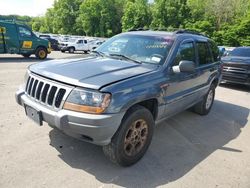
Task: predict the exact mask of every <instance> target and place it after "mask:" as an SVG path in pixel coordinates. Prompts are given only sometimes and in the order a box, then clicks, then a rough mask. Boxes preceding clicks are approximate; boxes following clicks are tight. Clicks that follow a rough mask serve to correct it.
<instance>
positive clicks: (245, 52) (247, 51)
mask: <svg viewBox="0 0 250 188" xmlns="http://www.w3.org/2000/svg"><path fill="white" fill-rule="evenodd" d="M229 55H230V56H241V57H250V48H235V49H234V50H233V51H232V52H230V53H229Z"/></svg>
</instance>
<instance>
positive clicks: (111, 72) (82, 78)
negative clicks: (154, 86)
mask: <svg viewBox="0 0 250 188" xmlns="http://www.w3.org/2000/svg"><path fill="white" fill-rule="evenodd" d="M157 67H158V66H156V65H150V64H136V63H134V62H128V61H123V60H118V59H111V58H103V57H88V58H83V59H74V60H72V59H61V60H52V61H47V62H41V63H37V64H33V65H31V66H30V67H29V70H30V71H31V72H33V73H36V74H38V75H41V76H44V77H47V78H50V79H54V80H58V81H60V82H64V83H67V84H70V85H75V86H80V87H85V88H91V89H100V88H101V87H103V86H105V85H109V84H111V83H114V82H118V81H121V80H124V79H127V78H131V77H134V76H137V75H141V74H144V73H148V72H150V71H153V70H155V69H157Z"/></svg>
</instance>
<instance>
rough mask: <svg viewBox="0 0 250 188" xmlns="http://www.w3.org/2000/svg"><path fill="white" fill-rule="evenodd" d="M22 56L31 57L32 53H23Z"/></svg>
mask: <svg viewBox="0 0 250 188" xmlns="http://www.w3.org/2000/svg"><path fill="white" fill-rule="evenodd" d="M22 56H23V57H25V58H29V57H30V56H31V54H22Z"/></svg>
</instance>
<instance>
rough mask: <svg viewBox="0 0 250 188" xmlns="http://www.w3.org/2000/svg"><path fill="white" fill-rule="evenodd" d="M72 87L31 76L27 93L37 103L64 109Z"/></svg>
mask: <svg viewBox="0 0 250 188" xmlns="http://www.w3.org/2000/svg"><path fill="white" fill-rule="evenodd" d="M71 90H72V88H71V87H69V86H65V85H63V84H60V83H56V82H54V81H50V80H47V79H44V78H42V77H39V76H36V75H29V77H28V80H27V83H26V87H25V93H26V94H27V95H28V96H29V97H31V98H32V99H34V100H36V101H37V102H39V103H41V104H44V105H46V106H49V107H52V108H54V109H59V108H61V107H62V105H63V102H64V100H65V99H66V97H67V95H68V94H69V92H70V91H71Z"/></svg>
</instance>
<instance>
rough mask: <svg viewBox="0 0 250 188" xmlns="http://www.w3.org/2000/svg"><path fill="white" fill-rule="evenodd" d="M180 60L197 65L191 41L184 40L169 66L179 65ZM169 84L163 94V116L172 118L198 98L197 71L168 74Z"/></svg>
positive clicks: (193, 45)
mask: <svg viewBox="0 0 250 188" xmlns="http://www.w3.org/2000/svg"><path fill="white" fill-rule="evenodd" d="M182 60H187V61H193V62H194V63H195V64H196V63H197V58H196V51H195V43H194V41H193V40H185V41H184V42H182V43H181V44H180V45H179V48H178V52H177V54H176V55H175V58H174V61H173V62H172V64H171V66H170V70H171V69H172V67H173V66H177V65H179V63H180V62H181V61H182ZM169 79H170V80H169V84H168V87H167V88H166V92H165V94H166V95H165V102H166V108H165V114H166V116H172V115H173V114H175V113H178V112H180V111H183V110H185V109H186V108H187V107H189V106H190V105H192V104H193V103H195V102H196V100H197V97H199V87H200V84H199V79H200V75H199V74H198V72H197V71H195V72H192V73H184V72H180V73H174V72H171V73H169Z"/></svg>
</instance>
